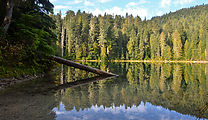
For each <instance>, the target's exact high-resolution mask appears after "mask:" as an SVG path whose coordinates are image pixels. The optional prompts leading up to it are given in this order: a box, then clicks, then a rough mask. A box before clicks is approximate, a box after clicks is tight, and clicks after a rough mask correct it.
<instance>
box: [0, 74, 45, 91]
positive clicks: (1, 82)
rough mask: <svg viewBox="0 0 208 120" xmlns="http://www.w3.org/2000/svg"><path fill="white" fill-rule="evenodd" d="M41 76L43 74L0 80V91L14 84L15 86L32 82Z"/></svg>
mask: <svg viewBox="0 0 208 120" xmlns="http://www.w3.org/2000/svg"><path fill="white" fill-rule="evenodd" d="M43 76H44V75H43V74H39V75H26V76H24V77H21V78H15V77H12V78H0V90H3V89H6V88H8V87H10V86H12V85H14V84H17V83H21V82H25V81H29V80H33V79H36V78H39V77H43Z"/></svg>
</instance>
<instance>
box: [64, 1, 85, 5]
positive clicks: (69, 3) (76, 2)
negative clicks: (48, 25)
mask: <svg viewBox="0 0 208 120" xmlns="http://www.w3.org/2000/svg"><path fill="white" fill-rule="evenodd" d="M82 2H83V0H74V1H70V2H68V3H67V4H68V5H75V4H79V3H82Z"/></svg>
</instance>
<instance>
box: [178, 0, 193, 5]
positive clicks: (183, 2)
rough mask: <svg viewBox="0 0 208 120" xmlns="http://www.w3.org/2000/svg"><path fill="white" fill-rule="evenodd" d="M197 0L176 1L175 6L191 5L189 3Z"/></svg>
mask: <svg viewBox="0 0 208 120" xmlns="http://www.w3.org/2000/svg"><path fill="white" fill-rule="evenodd" d="M194 1H195V0H175V1H174V4H181V5H184V4H189V3H192V2H194Z"/></svg>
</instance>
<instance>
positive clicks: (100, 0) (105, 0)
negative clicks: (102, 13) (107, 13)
mask: <svg viewBox="0 0 208 120" xmlns="http://www.w3.org/2000/svg"><path fill="white" fill-rule="evenodd" d="M98 1H99V2H101V3H106V2H110V1H112V0H98Z"/></svg>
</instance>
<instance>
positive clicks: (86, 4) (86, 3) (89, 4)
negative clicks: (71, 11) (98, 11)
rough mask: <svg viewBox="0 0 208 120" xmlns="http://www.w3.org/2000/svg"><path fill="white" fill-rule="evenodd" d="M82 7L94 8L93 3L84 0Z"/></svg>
mask: <svg viewBox="0 0 208 120" xmlns="http://www.w3.org/2000/svg"><path fill="white" fill-rule="evenodd" d="M84 5H85V6H94V3H92V2H90V1H87V0H85V2H84Z"/></svg>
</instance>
